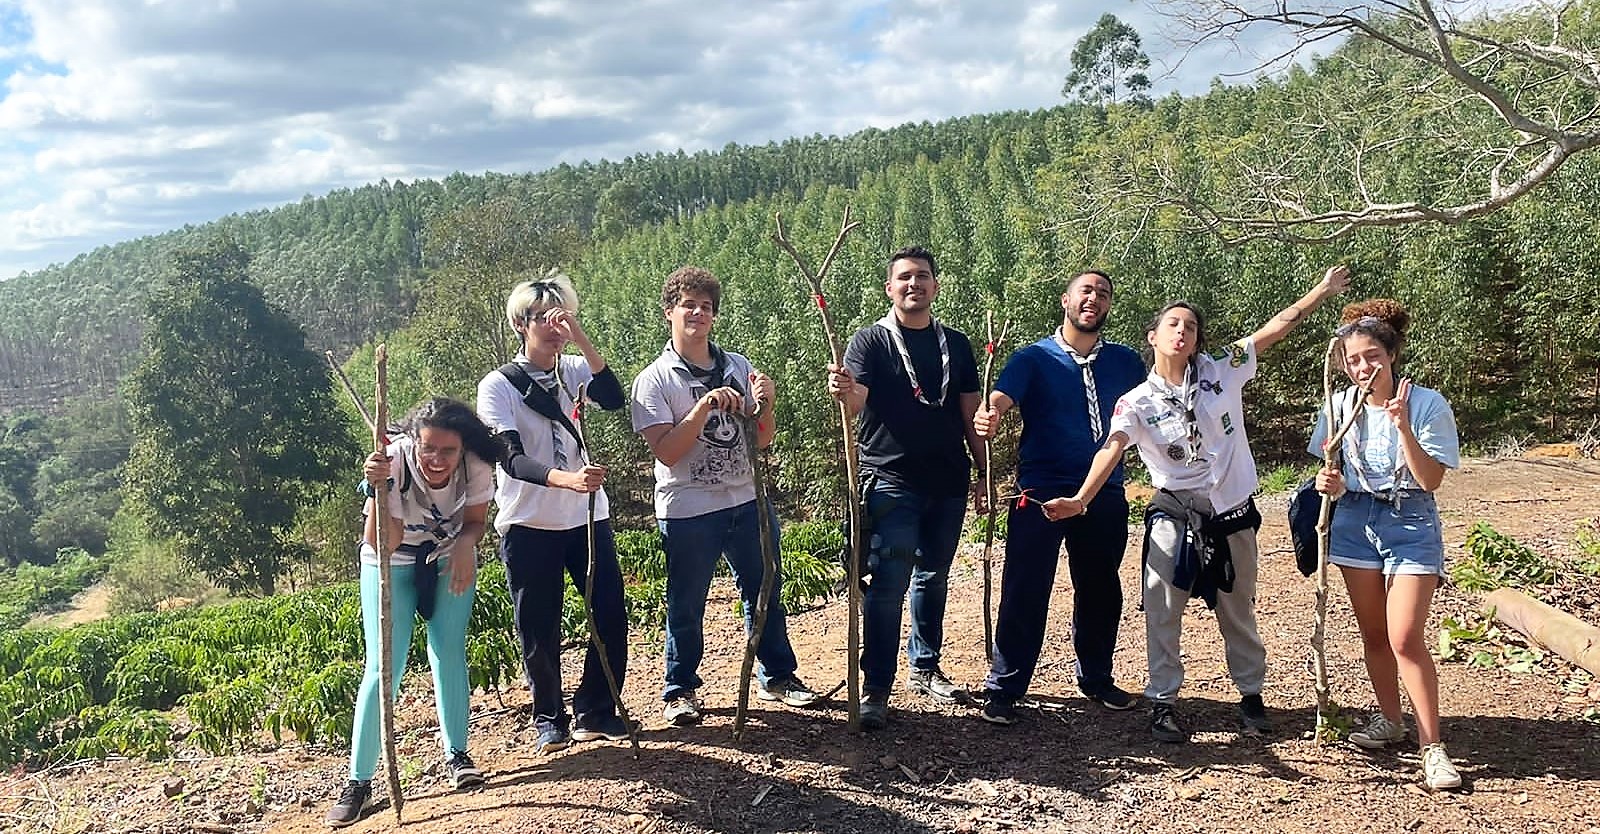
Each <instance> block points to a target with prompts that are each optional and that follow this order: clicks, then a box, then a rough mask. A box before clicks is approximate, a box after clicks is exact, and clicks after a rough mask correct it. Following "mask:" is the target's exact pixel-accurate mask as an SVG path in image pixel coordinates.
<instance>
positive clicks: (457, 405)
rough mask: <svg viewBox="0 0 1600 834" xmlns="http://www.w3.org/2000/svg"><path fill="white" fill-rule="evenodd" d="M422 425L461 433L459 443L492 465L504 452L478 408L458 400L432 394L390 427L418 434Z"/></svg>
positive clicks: (392, 430)
mask: <svg viewBox="0 0 1600 834" xmlns="http://www.w3.org/2000/svg"><path fill="white" fill-rule="evenodd" d="M423 429H447V430H449V431H453V432H455V433H456V434H458V435H460V436H461V446H462V448H464V449H466V450H467V451H468V452H471V453H472V454H474V455H477V456H478V459H480V460H482V461H483V462H484V463H487V464H489V465H490V466H493V465H495V464H497V463H499V462H501V461H502V460H504V459H505V456H506V446H505V443H504V442H503V441H501V439H500V437H499V436H498V435H496V434H495V433H494V432H492V431H490V430H489V427H488V426H486V425H484V423H483V421H482V420H480V419H478V414H477V412H475V411H473V410H472V408H471V407H470V406H468V405H467V404H466V403H463V402H461V401H460V400H452V399H450V398H449V397H433V398H430V399H426V400H423V401H422V402H420V403H418V404H417V407H416V408H413V409H411V410H410V411H408V412H406V416H404V417H402V418H400V420H399V422H397V423H395V424H394V425H393V426H391V427H390V431H391V432H393V433H404V434H406V435H409V436H411V437H418V436H419V435H421V434H422V430H423Z"/></svg>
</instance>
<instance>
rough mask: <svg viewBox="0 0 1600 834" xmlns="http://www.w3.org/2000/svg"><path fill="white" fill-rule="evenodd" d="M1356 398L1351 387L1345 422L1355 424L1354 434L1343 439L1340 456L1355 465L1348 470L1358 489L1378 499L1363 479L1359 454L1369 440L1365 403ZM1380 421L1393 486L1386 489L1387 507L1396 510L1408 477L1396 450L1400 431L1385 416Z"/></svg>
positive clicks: (1363, 460)
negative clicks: (1354, 474) (1356, 482)
mask: <svg viewBox="0 0 1600 834" xmlns="http://www.w3.org/2000/svg"><path fill="white" fill-rule="evenodd" d="M1359 396H1360V390H1359V389H1357V388H1356V387H1355V386H1353V385H1352V386H1350V416H1349V417H1348V418H1346V419H1350V420H1355V421H1357V422H1356V426H1355V428H1356V430H1355V431H1353V432H1351V433H1350V434H1347V435H1345V441H1344V442H1345V451H1344V455H1345V459H1346V460H1354V461H1355V465H1354V466H1352V467H1351V468H1352V469H1354V470H1355V473H1356V480H1357V481H1359V482H1360V484H1361V489H1362V490H1363V491H1365V492H1368V493H1371V494H1373V495H1380V494H1381V492H1380V491H1379V490H1376V489H1373V487H1372V481H1370V480H1368V478H1367V459H1366V457H1365V456H1364V455H1363V454H1362V452H1363V450H1365V449H1366V448H1367V444H1368V443H1369V442H1370V438H1369V437H1368V436H1367V430H1368V426H1367V423H1368V420H1367V418H1368V416H1369V412H1368V410H1367V408H1366V403H1360V402H1356V398H1357V397H1359ZM1382 419H1383V421H1384V425H1385V426H1386V429H1387V430H1386V431H1385V434H1387V435H1388V440H1389V455H1390V461H1389V463H1390V466H1391V467H1392V469H1391V478H1392V479H1393V483H1391V484H1390V485H1389V498H1390V501H1391V503H1393V504H1394V505H1395V506H1399V505H1400V494H1401V493H1402V492H1404V491H1405V489H1406V485H1405V484H1406V479H1407V478H1409V477H1410V475H1411V472H1410V470H1409V469H1407V468H1406V456H1405V452H1404V451H1403V450H1401V448H1400V430H1399V429H1398V428H1395V425H1394V421H1393V420H1391V419H1389V415H1388V414H1387V413H1385V414H1383V415H1382ZM1352 444H1353V446H1352ZM1352 456H1353V457H1352Z"/></svg>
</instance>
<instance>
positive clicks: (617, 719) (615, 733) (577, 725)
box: [572, 714, 628, 741]
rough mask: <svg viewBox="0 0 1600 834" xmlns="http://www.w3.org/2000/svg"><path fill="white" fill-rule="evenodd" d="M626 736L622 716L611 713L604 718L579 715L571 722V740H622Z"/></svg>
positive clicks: (625, 725)
mask: <svg viewBox="0 0 1600 834" xmlns="http://www.w3.org/2000/svg"><path fill="white" fill-rule="evenodd" d="M627 737H628V725H627V724H626V723H625V722H624V721H623V720H622V716H619V715H616V714H612V715H608V716H606V717H604V718H591V717H589V716H587V715H582V716H579V717H578V719H577V720H576V721H574V722H572V740H573V741H595V740H598V739H602V738H603V739H605V740H607V741H623V740H625V739H627Z"/></svg>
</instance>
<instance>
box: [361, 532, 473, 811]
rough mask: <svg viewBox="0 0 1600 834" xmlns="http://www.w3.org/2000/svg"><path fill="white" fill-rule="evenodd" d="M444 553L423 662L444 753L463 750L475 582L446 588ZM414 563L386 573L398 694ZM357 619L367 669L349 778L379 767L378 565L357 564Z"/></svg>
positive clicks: (410, 619) (412, 617) (407, 645)
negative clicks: (363, 638)
mask: <svg viewBox="0 0 1600 834" xmlns="http://www.w3.org/2000/svg"><path fill="white" fill-rule="evenodd" d="M449 558H450V557H449V556H444V557H441V558H440V559H439V560H437V561H436V562H434V563H433V564H432V565H428V566H425V567H432V568H439V569H440V570H441V571H442V574H441V575H440V577H439V588H438V591H437V596H436V601H435V602H434V608H433V619H431V620H429V621H428V626H427V628H428V665H429V666H432V667H433V694H434V700H435V701H436V702H437V703H438V706H439V726H440V727H441V728H443V730H444V745H445V750H446V752H450V751H455V750H466V749H467V696H468V694H469V690H468V689H467V621H468V620H469V619H471V617H472V597H473V592H474V591H476V590H477V586H476V585H473V586H472V587H469V588H467V590H466V591H465V592H463V593H462V594H461V595H460V596H457V595H455V594H452V593H450V572H449V570H448V568H447V567H446V566H445V562H446V561H447V560H448V559H449ZM413 570H415V568H414V567H413V566H411V565H395V566H394V567H393V568H392V572H391V574H390V576H391V579H390V584H391V585H392V586H393V593H392V595H391V597H390V603H391V605H390V609H389V610H390V613H392V614H393V615H394V623H395V634H394V666H393V670H394V692H395V694H396V695H398V694H399V693H400V675H401V674H402V673H403V672H404V671H405V668H406V655H407V654H410V652H411V631H412V624H413V623H414V622H415V621H416V616H417V587H416V584H415V583H414V582H412V580H411V573H412V571H413ZM361 623H362V630H363V632H364V634H365V636H366V643H367V672H366V675H365V676H363V677H362V678H361V691H360V694H358V695H357V696H356V716H355V729H354V731H353V732H352V733H351V744H350V778H351V779H358V780H361V781H366V780H368V779H371V778H372V774H373V772H374V771H376V770H377V769H378V750H379V748H380V747H381V742H380V741H379V739H378V730H379V720H378V710H379V704H378V700H379V698H378V696H379V690H378V682H379V680H380V676H379V675H380V673H379V671H378V662H379V658H380V657H381V656H382V655H381V654H380V652H381V651H382V648H383V642H382V636H381V635H380V634H379V632H378V566H377V565H365V564H364V565H362V566H361Z"/></svg>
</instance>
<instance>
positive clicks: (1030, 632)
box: [984, 486, 1128, 700]
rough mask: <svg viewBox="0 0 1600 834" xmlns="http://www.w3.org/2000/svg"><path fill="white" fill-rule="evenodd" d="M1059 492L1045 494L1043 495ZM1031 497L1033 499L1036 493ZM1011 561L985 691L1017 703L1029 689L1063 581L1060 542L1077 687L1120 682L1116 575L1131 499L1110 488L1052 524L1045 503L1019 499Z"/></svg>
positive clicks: (1009, 520) (1010, 529)
mask: <svg viewBox="0 0 1600 834" xmlns="http://www.w3.org/2000/svg"><path fill="white" fill-rule="evenodd" d="M1056 497H1059V496H1057V495H1051V494H1044V495H1041V496H1040V500H1048V499H1051V498H1056ZM1030 498H1031V496H1030ZM1006 524H1007V535H1006V564H1005V572H1004V573H1003V574H1002V576H1001V579H1000V613H999V616H998V618H997V619H996V621H995V634H994V665H993V666H992V667H991V668H990V670H989V679H988V681H987V682H985V684H984V688H985V689H986V690H988V691H989V692H998V693H999V694H1000V695H1001V696H1002V697H1006V698H1010V699H1012V700H1015V699H1017V698H1021V697H1022V696H1023V695H1024V694H1026V693H1027V691H1028V684H1029V683H1030V682H1032V680H1033V671H1034V668H1035V667H1037V666H1038V665H1039V651H1040V650H1041V649H1042V648H1043V646H1044V627H1045V620H1046V619H1047V618H1048V617H1049V615H1050V593H1051V590H1052V588H1053V587H1054V585H1055V580H1056V562H1057V561H1058V560H1059V559H1060V556H1061V544H1062V542H1063V541H1064V542H1065V543H1066V545H1067V570H1068V571H1070V572H1071V574H1072V647H1073V649H1074V651H1075V652H1076V653H1077V655H1078V662H1077V670H1078V687H1079V688H1080V689H1082V690H1084V691H1086V692H1094V691H1096V690H1099V689H1102V688H1104V687H1106V686H1109V685H1111V684H1112V683H1113V679H1112V675H1111V654H1112V652H1113V651H1115V650H1116V647H1117V625H1118V622H1119V621H1120V620H1121V619H1122V582H1121V579H1120V578H1119V577H1118V576H1117V571H1118V569H1119V568H1120V567H1121V566H1122V555H1123V552H1124V551H1125V550H1126V549H1127V546H1128V499H1127V498H1126V497H1125V496H1124V495H1123V492H1122V489H1121V488H1120V487H1113V486H1108V487H1106V488H1105V489H1102V490H1101V491H1100V494H1099V495H1097V496H1095V499H1094V501H1092V502H1090V504H1089V510H1088V512H1087V513H1085V514H1083V515H1081V516H1074V517H1072V518H1068V519H1063V520H1061V521H1049V520H1047V519H1046V518H1045V517H1044V513H1043V512H1041V511H1040V509H1039V507H1038V504H1037V503H1036V502H1035V501H1033V500H1030V501H1029V502H1028V506H1026V507H1018V506H1016V505H1015V504H1013V505H1012V506H1011V509H1010V510H1009V512H1008V513H1007V515H1006Z"/></svg>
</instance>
